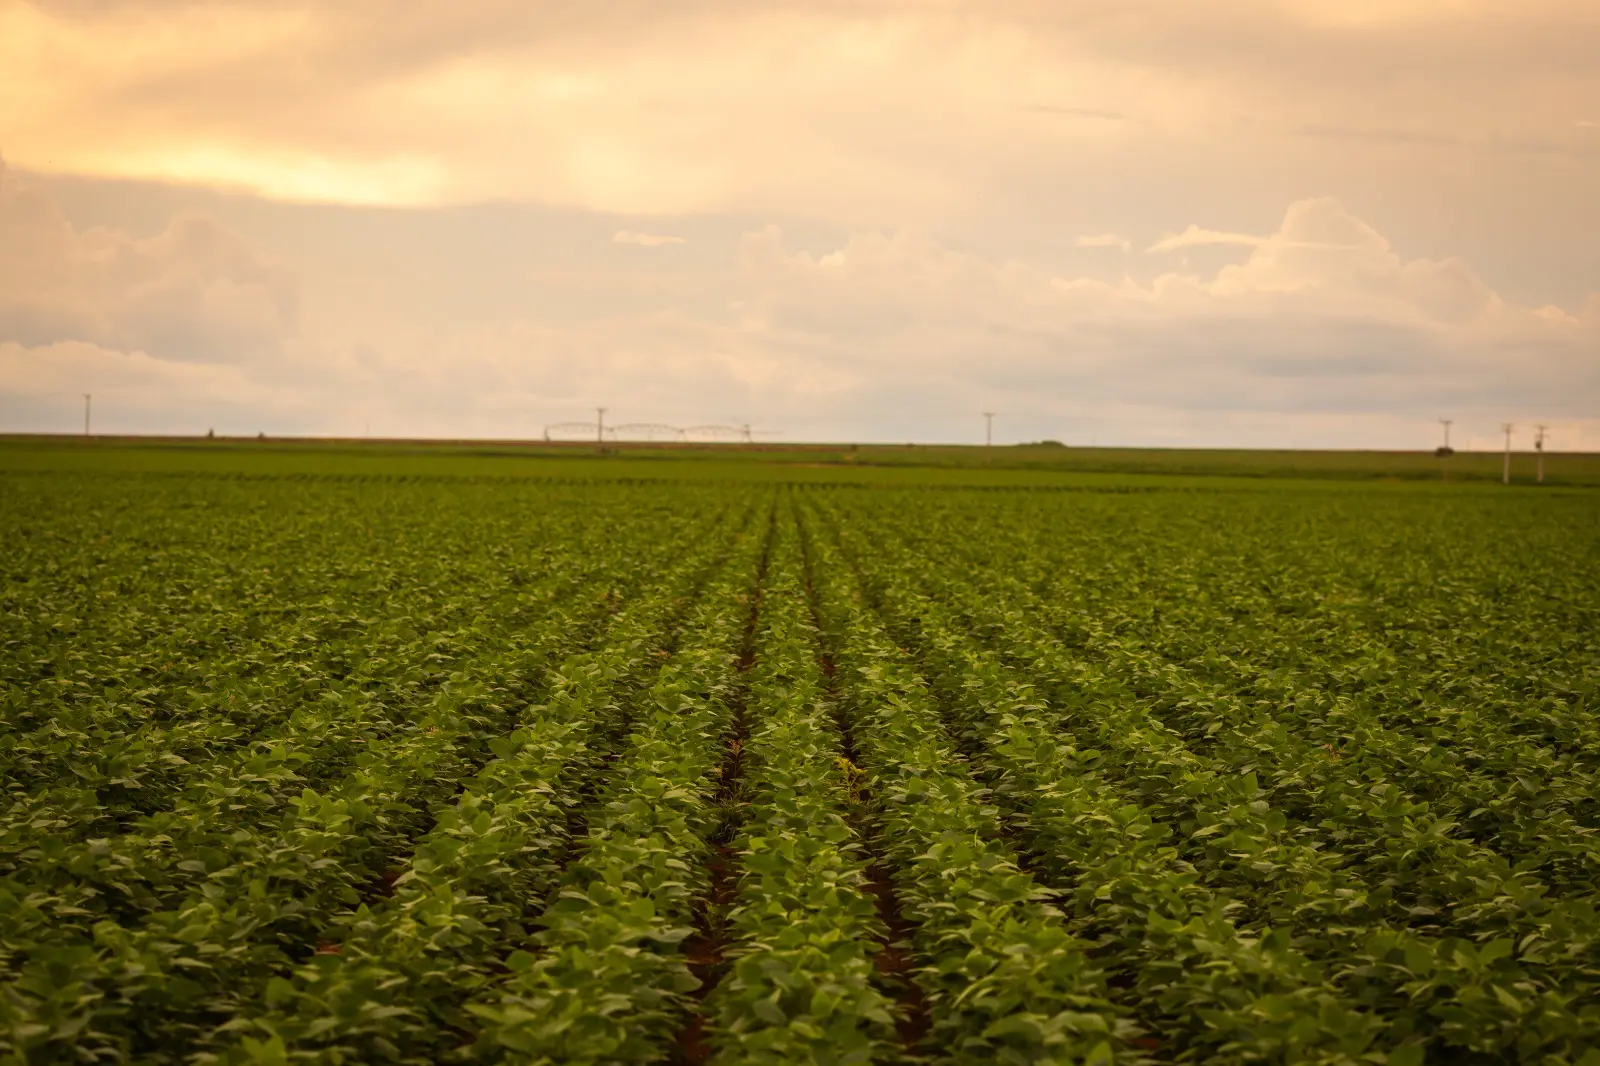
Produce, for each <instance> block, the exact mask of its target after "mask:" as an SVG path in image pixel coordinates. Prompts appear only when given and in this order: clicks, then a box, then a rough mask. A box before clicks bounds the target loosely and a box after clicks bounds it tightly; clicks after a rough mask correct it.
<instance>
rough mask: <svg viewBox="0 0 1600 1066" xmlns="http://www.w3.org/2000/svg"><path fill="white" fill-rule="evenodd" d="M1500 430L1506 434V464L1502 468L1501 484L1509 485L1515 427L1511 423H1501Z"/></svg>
mask: <svg viewBox="0 0 1600 1066" xmlns="http://www.w3.org/2000/svg"><path fill="white" fill-rule="evenodd" d="M1500 428H1501V429H1503V430H1505V432H1506V458H1505V463H1504V464H1503V465H1502V466H1501V467H1500V483H1501V484H1502V485H1509V484H1511V430H1512V429H1513V428H1514V427H1513V426H1512V425H1511V423H1510V422H1502V423H1500Z"/></svg>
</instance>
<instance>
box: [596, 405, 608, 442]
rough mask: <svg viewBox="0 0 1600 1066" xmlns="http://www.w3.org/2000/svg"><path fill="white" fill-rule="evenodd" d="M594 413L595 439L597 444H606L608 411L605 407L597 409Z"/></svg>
mask: <svg viewBox="0 0 1600 1066" xmlns="http://www.w3.org/2000/svg"><path fill="white" fill-rule="evenodd" d="M594 413H595V420H594V439H595V441H596V442H597V443H599V444H604V443H605V442H606V409H605V408H604V407H596V408H595V409H594Z"/></svg>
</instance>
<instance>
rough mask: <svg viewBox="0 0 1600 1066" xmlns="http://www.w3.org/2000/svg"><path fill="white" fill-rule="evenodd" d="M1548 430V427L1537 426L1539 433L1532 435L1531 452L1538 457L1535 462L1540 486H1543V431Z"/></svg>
mask: <svg viewBox="0 0 1600 1066" xmlns="http://www.w3.org/2000/svg"><path fill="white" fill-rule="evenodd" d="M1548 428H1549V427H1548V426H1539V427H1538V430H1539V432H1538V433H1536V434H1534V437H1533V451H1534V454H1535V455H1536V456H1538V458H1537V459H1536V460H1535V462H1536V463H1537V464H1538V466H1537V467H1536V469H1537V470H1538V472H1539V473H1538V478H1539V484H1541V485H1543V484H1544V431H1545V430H1546V429H1548Z"/></svg>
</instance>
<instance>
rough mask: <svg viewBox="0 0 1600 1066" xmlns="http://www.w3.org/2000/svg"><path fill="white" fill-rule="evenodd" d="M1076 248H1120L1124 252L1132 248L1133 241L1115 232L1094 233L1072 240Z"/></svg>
mask: <svg viewBox="0 0 1600 1066" xmlns="http://www.w3.org/2000/svg"><path fill="white" fill-rule="evenodd" d="M1072 244H1073V247H1076V248H1120V249H1122V250H1123V251H1124V252H1128V251H1131V250H1132V249H1133V242H1132V241H1130V240H1128V238H1126V237H1124V236H1122V235H1121V234H1117V233H1094V234H1088V235H1085V236H1082V237H1079V238H1078V239H1077V240H1075V241H1073V242H1072Z"/></svg>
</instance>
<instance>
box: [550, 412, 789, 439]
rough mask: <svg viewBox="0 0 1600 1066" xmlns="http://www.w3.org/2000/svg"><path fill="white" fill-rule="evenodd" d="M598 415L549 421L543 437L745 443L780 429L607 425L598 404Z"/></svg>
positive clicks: (648, 424)
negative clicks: (590, 418) (586, 419)
mask: <svg viewBox="0 0 1600 1066" xmlns="http://www.w3.org/2000/svg"><path fill="white" fill-rule="evenodd" d="M597 414H598V415H599V417H598V418H596V419H595V421H593V422H552V423H551V424H550V425H547V426H545V427H544V439H545V440H593V441H596V442H603V441H607V440H614V441H615V440H642V441H655V440H668V441H717V440H739V441H743V442H745V443H746V444H749V443H751V442H752V441H754V439H755V438H756V437H775V436H778V435H779V434H780V433H781V432H782V431H781V430H774V429H752V428H751V427H750V424H749V423H748V422H746V423H741V424H740V425H720V424H719V425H703V426H669V425H667V424H666V423H665V422H622V423H619V424H617V425H611V426H608V425H606V422H605V408H603V407H602V408H598V409H597Z"/></svg>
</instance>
